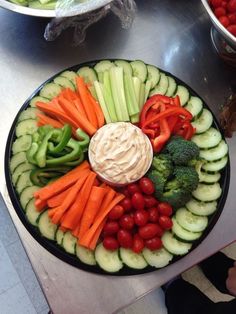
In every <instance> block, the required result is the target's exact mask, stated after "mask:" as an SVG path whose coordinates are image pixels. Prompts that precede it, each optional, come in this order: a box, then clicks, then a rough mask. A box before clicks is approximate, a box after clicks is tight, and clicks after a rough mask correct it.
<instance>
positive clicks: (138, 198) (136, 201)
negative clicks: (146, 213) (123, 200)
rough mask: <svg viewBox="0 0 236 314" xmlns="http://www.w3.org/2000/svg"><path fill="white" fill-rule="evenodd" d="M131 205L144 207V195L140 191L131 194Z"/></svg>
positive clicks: (136, 207) (139, 207)
mask: <svg viewBox="0 0 236 314" xmlns="http://www.w3.org/2000/svg"><path fill="white" fill-rule="evenodd" d="M131 201H132V205H133V207H134V208H135V209H144V205H145V203H144V197H143V195H142V194H141V193H139V192H136V193H134V194H133V195H132V198H131Z"/></svg>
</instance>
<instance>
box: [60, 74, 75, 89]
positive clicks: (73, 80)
mask: <svg viewBox="0 0 236 314" xmlns="http://www.w3.org/2000/svg"><path fill="white" fill-rule="evenodd" d="M60 76H63V77H66V78H67V79H68V80H70V81H71V82H72V83H73V84H74V86H76V78H77V77H78V75H77V73H76V72H74V71H64V72H62V73H61V74H60Z"/></svg>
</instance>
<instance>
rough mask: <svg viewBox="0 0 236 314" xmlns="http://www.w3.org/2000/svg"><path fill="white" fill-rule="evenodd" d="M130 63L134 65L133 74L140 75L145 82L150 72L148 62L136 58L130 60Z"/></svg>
mask: <svg viewBox="0 0 236 314" xmlns="http://www.w3.org/2000/svg"><path fill="white" fill-rule="evenodd" d="M130 65H131V67H132V73H133V76H136V77H138V78H139V79H140V80H141V82H145V81H146V79H147V73H148V72H147V66H146V64H145V63H144V62H143V61H141V60H135V61H132V62H130Z"/></svg>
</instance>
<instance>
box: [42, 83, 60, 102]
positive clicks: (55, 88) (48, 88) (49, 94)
mask: <svg viewBox="0 0 236 314" xmlns="http://www.w3.org/2000/svg"><path fill="white" fill-rule="evenodd" d="M61 90H62V87H61V86H60V85H58V84H56V83H53V82H51V83H48V84H46V85H44V87H43V88H42V89H41V91H40V92H39V96H41V97H45V98H48V99H49V100H52V99H53V98H54V97H56V96H57V95H58V94H60V92H61Z"/></svg>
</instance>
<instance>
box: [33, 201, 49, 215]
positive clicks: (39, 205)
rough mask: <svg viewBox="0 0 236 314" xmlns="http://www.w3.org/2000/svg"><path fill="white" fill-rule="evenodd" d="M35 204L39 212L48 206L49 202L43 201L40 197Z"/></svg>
mask: <svg viewBox="0 0 236 314" xmlns="http://www.w3.org/2000/svg"><path fill="white" fill-rule="evenodd" d="M34 205H35V208H36V210H37V211H38V212H41V211H42V210H43V209H44V208H46V207H47V202H46V201H42V200H40V199H35V202H34Z"/></svg>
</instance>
